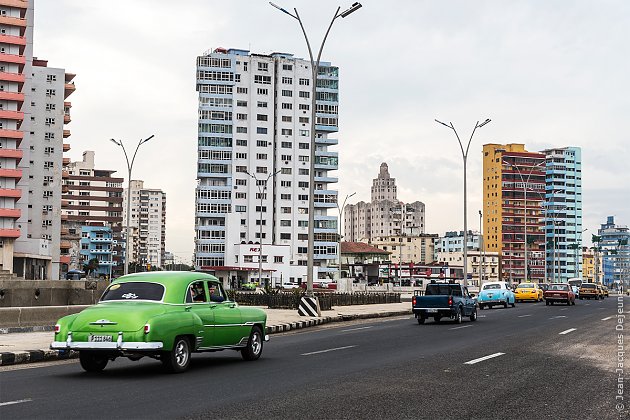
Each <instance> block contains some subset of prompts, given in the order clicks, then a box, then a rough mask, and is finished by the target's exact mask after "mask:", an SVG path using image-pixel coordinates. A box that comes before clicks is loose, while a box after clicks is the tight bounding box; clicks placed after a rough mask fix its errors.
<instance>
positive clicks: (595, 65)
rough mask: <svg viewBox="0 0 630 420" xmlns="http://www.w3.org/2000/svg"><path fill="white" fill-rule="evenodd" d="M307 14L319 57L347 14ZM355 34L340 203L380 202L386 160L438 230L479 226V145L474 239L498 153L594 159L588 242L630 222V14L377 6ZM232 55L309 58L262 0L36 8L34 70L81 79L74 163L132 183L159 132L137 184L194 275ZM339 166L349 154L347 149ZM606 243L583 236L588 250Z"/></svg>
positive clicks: (334, 58) (342, 132) (330, 10)
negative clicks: (159, 211) (201, 141)
mask: <svg viewBox="0 0 630 420" xmlns="http://www.w3.org/2000/svg"><path fill="white" fill-rule="evenodd" d="M276 3H278V4H280V5H281V6H283V7H284V8H285V9H288V10H292V9H293V8H294V7H296V8H297V9H298V12H299V14H300V16H301V18H302V20H303V22H304V25H305V28H306V31H307V33H308V35H309V38H310V41H311V44H312V45H313V48H314V49H317V48H319V45H320V43H321V39H322V37H323V35H324V33H325V30H326V28H327V27H328V24H329V23H330V20H331V18H332V17H333V15H334V13H335V10H336V9H337V7H338V6H340V7H341V10H344V9H346V8H347V7H349V6H350V5H351V3H352V1H348V2H346V3H340V2H335V1H329V0H318V1H307V0H302V1H289V0H277V1H276ZM361 3H362V4H363V7H362V8H361V9H360V10H358V11H356V12H355V13H353V14H352V15H350V16H348V17H347V18H345V19H342V18H339V19H337V20H336V21H335V23H334V26H333V28H332V30H331V32H330V34H329V36H328V39H327V41H326V45H325V48H324V52H323V54H322V61H329V62H331V63H332V64H333V65H336V66H339V68H340V70H339V78H340V81H339V86H340V87H339V91H340V107H339V113H340V116H339V132H338V133H337V134H336V135H335V136H334V137H335V138H337V139H338V140H339V145H338V146H337V147H336V150H337V151H338V152H339V170H338V172H337V176H338V177H339V184H338V189H339V196H340V201H342V200H343V198H344V197H345V196H346V195H348V194H352V193H356V195H355V196H354V197H352V198H351V199H350V200H349V201H348V202H349V203H355V202H357V201H360V200H363V201H369V200H370V187H371V185H372V179H373V178H376V176H377V174H378V171H379V166H380V164H381V163H382V162H386V163H387V164H388V166H389V172H390V174H391V176H392V177H394V178H396V182H397V186H398V198H399V199H400V200H402V201H404V202H411V201H416V200H419V201H422V202H424V203H425V205H426V232H427V233H438V234H443V233H444V232H445V231H449V230H461V229H462V228H463V216H462V209H463V163H462V153H461V151H460V148H459V144H458V143H457V140H456V138H455V136H454V133H453V132H452V131H451V130H450V129H448V128H446V127H444V126H441V125H439V124H437V123H436V122H435V121H434V119H436V118H437V119H439V120H441V121H444V122H447V123H448V122H452V123H453V124H454V126H455V128H456V129H457V131H458V133H459V135H460V137H461V138H462V140H463V141H467V140H468V138H469V137H470V133H471V132H472V129H473V127H474V126H475V123H476V122H477V121H484V120H485V119H486V118H490V119H491V120H492V122H491V123H490V124H488V125H486V126H484V127H483V128H481V129H478V130H477V132H476V133H475V135H474V137H473V139H472V143H471V146H470V151H469V154H468V164H467V178H468V226H469V229H475V230H478V223H479V218H478V210H479V209H481V202H482V195H481V190H482V176H481V165H482V159H481V158H482V145H483V144H487V143H502V144H505V143H523V144H525V147H526V148H527V150H530V151H540V150H543V149H547V148H551V147H565V146H578V147H581V148H582V165H583V166H582V177H583V180H582V185H583V217H584V219H583V227H584V228H588V230H589V233H595V232H596V230H597V228H598V227H599V225H600V224H601V223H604V222H605V221H606V217H607V216H615V221H616V222H617V224H620V225H625V226H627V225H629V224H630V171H628V167H629V164H630V153H629V151H628V149H629V148H628V138H629V134H628V133H629V131H630V130H629V129H628V127H626V126H625V124H623V121H624V120H625V118H627V117H628V115H629V114H630V99H629V98H630V95H628V92H630V77H628V74H630V56H628V54H627V51H628V47H627V40H628V39H630V24H629V23H630V2H627V1H624V0H619V1H617V0H605V1H600V2H594V1H580V0H572V1H569V0H550V1H544V2H543V1H535V0H529V1H526V0H522V1H511V2H506V1H501V0H496V1H493V0H488V1H483V0H477V1H474V2H472V1H467V0H449V1H438V0H433V1H422V0H407V1H402V0H401V1H382V0H380V1H377V0H364V1H362V2H361ZM217 47H224V48H240V49H248V50H250V51H251V52H254V53H262V54H266V53H271V52H288V53H293V54H295V56H296V57H302V58H308V50H307V48H306V43H305V41H304V38H303V36H302V33H301V30H300V27H299V24H298V22H297V21H296V20H294V19H292V18H291V17H290V16H287V15H285V14H283V13H281V12H280V11H278V10H277V9H274V8H273V7H271V6H270V5H269V3H268V2H267V1H262V0H231V1H214V0H203V1H202V0H181V1H179V2H176V3H174V2H172V1H166V0H134V1H133V2H130V1H127V0H109V1H107V2H102V1H85V0H54V1H53V0H36V1H35V29H34V47H33V50H34V55H35V56H37V57H39V58H44V59H48V65H49V66H50V67H61V68H65V69H66V71H67V72H71V73H75V74H76V75H77V76H76V77H75V79H74V81H75V84H76V92H75V93H74V94H73V95H72V96H70V98H69V100H70V101H71V102H72V110H71V115H72V123H71V124H70V125H69V126H68V127H67V128H69V129H70V130H71V132H72V136H71V137H70V138H69V139H67V140H69V143H70V145H71V147H72V149H71V151H70V152H68V153H67V154H65V155H64V156H65V157H70V158H71V160H72V161H75V160H81V157H82V153H83V151H85V150H93V151H95V152H96V167H97V168H99V169H112V170H117V171H118V173H117V175H119V176H121V177H124V178H125V180H126V178H127V166H126V163H125V160H124V156H123V153H122V150H121V149H120V148H119V147H117V146H115V145H114V144H113V143H112V142H110V141H109V139H110V138H115V139H118V140H122V141H123V142H124V143H125V146H126V147H127V149H128V150H129V149H133V148H135V146H136V144H137V143H138V141H139V140H140V139H143V138H146V137H148V136H150V135H152V134H154V135H155V138H154V139H152V140H151V141H149V142H147V143H146V144H144V145H143V146H142V147H141V148H140V150H139V152H138V157H137V158H136V161H135V163H134V167H133V176H132V178H133V179H142V180H144V182H145V187H147V188H159V189H162V190H163V191H165V192H166V195H167V226H166V229H167V231H166V249H167V251H171V252H173V253H174V254H175V255H176V257H178V258H179V260H180V261H182V262H184V261H188V262H190V261H191V259H192V254H193V250H194V200H195V198H194V197H195V195H194V189H195V186H196V158H197V148H196V141H197V93H196V92H195V60H196V57H197V56H198V55H202V54H203V53H204V52H206V51H209V50H212V49H214V48H217ZM333 150H335V149H333ZM589 241H590V236H588V238H586V237H585V242H586V244H588V243H589Z"/></svg>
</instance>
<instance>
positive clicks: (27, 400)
mask: <svg viewBox="0 0 630 420" xmlns="http://www.w3.org/2000/svg"><path fill="white" fill-rule="evenodd" d="M30 401H33V400H32V399H30V398H26V399H24V400H15V401H7V402H3V403H0V407H2V406H4V405H13V404H22V403H25V402H30Z"/></svg>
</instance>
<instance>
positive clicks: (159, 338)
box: [50, 271, 269, 372]
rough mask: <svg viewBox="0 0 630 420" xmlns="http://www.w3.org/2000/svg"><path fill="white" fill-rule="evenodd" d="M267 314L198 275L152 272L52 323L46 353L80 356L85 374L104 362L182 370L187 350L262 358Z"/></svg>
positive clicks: (122, 283)
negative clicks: (152, 362)
mask: <svg viewBox="0 0 630 420" xmlns="http://www.w3.org/2000/svg"><path fill="white" fill-rule="evenodd" d="M266 322H267V314H266V313H265V312H264V311H263V310H261V309H258V308H248V307H241V306H239V305H238V304H237V303H236V302H233V301H230V300H229V299H228V296H227V295H226V293H225V290H224V289H223V286H222V285H221V283H220V281H219V280H218V279H217V278H216V277H214V276H211V275H209V274H205V273H198V272H191V271H185V272H176V271H156V272H148V273H137V274H130V275H127V276H123V277H120V278H118V279H117V280H116V281H115V282H113V283H112V284H111V285H110V286H109V287H108V288H107V289H106V290H105V292H104V293H103V296H102V297H101V299H100V301H99V302H98V303H97V304H96V305H94V306H91V307H89V308H87V309H85V310H83V311H81V312H79V313H77V314H73V315H68V316H65V317H63V318H61V319H60V320H59V321H58V323H57V325H55V341H54V342H53V343H52V344H51V345H50V348H51V349H57V350H78V351H79V360H80V362H81V366H82V367H83V369H85V370H86V371H89V372H98V371H101V370H103V369H104V368H105V366H106V365H107V362H108V361H109V360H114V359H116V358H117V357H121V356H123V357H128V358H129V359H131V360H138V359H140V358H141V357H143V356H148V357H152V358H154V359H158V360H161V361H162V363H163V364H164V367H165V368H166V369H167V370H169V371H171V372H183V371H185V370H186V369H187V368H188V365H189V363H190V354H191V353H192V352H206V351H218V350H227V349H231V350H238V351H240V352H241V355H242V356H243V359H245V360H256V359H258V358H259V357H260V355H261V354H262V349H263V341H267V340H269V336H268V335H266V334H265V324H266Z"/></svg>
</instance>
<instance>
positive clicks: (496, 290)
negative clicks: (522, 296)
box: [477, 281, 516, 309]
mask: <svg viewBox="0 0 630 420" xmlns="http://www.w3.org/2000/svg"><path fill="white" fill-rule="evenodd" d="M515 302H516V298H515V297H514V292H513V291H512V289H511V288H510V286H509V285H508V283H507V282H504V281H496V282H489V283H484V284H483V285H482V286H481V290H480V291H479V296H478V297H477V304H478V305H479V309H483V308H485V307H488V308H492V307H493V306H495V305H503V307H504V308H507V307H508V305H512V307H514V306H515Z"/></svg>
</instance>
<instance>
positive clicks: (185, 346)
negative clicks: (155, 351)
mask: <svg viewBox="0 0 630 420" xmlns="http://www.w3.org/2000/svg"><path fill="white" fill-rule="evenodd" d="M162 363H163V364H164V367H165V368H166V370H168V371H169V372H172V373H181V372H184V371H185V370H186V369H188V366H189V365H190V343H189V342H188V339H187V338H186V337H177V338H176V339H175V343H173V350H171V351H169V352H165V353H164V354H163V355H162Z"/></svg>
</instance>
